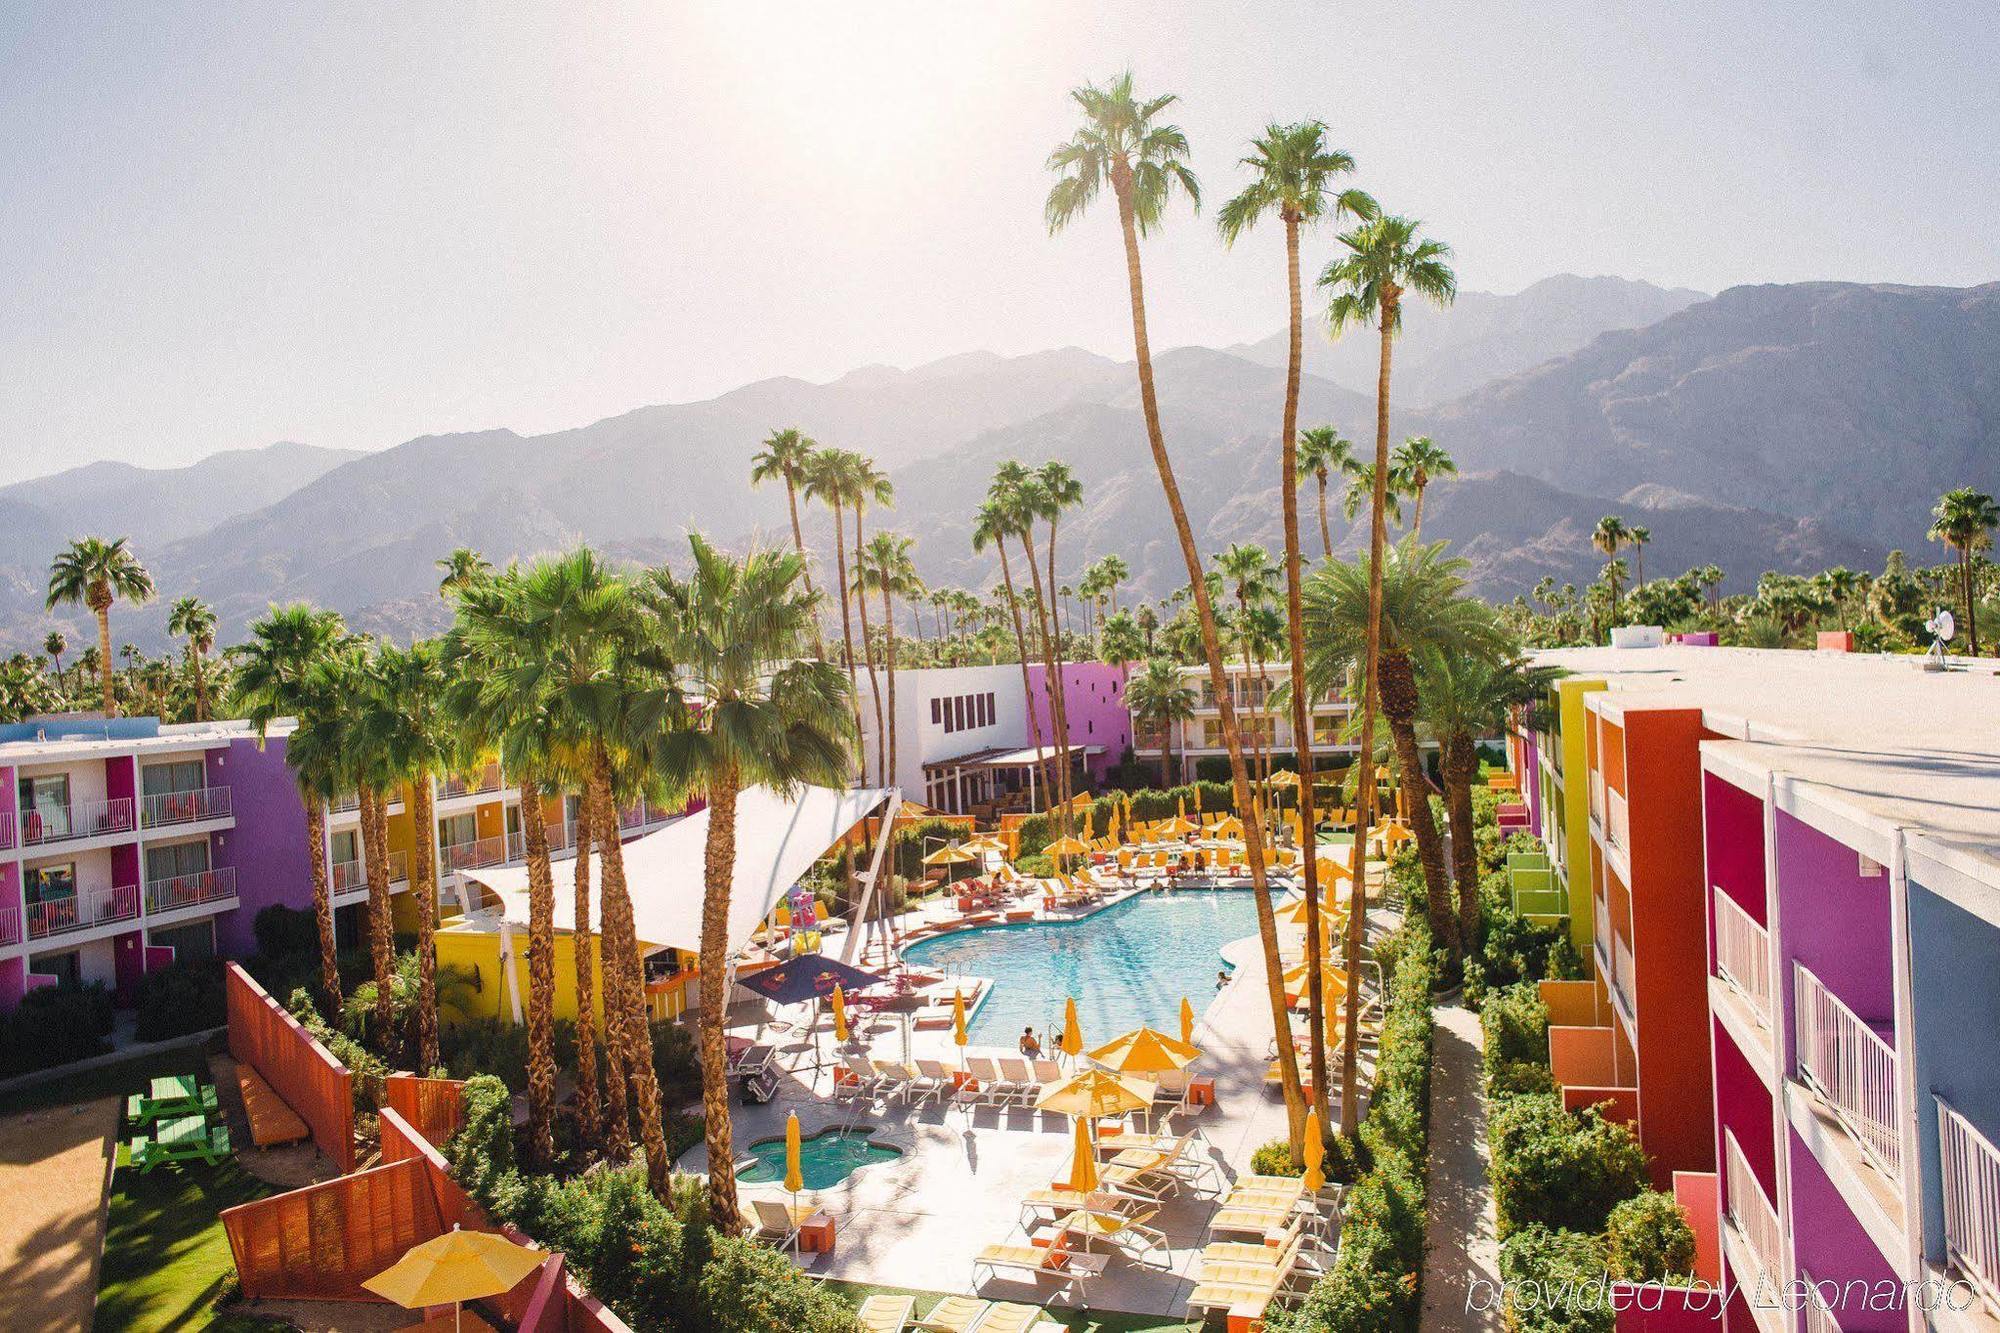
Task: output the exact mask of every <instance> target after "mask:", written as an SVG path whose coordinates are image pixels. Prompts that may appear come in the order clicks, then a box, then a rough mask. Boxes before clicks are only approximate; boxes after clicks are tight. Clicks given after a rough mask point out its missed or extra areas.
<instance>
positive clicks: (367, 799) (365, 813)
mask: <svg viewBox="0 0 2000 1333" xmlns="http://www.w3.org/2000/svg"><path fill="white" fill-rule="evenodd" d="M360 800H361V805H360V816H361V855H362V858H363V860H364V862H365V864H366V865H367V867H368V942H369V947H370V950H371V952H372V953H373V955H374V961H375V1042H376V1049H377V1050H378V1051H379V1052H381V1053H382V1054H384V1055H386V1054H388V1053H389V1052H391V1051H393V1050H394V1049H395V1047H394V1045H393V1042H394V1038H395V1034H394V1033H393V1032H391V1031H390V1028H391V1026H392V1024H393V1023H394V1022H395V1006H394V1004H393V1003H392V1001H393V998H394V991H395V985H394V981H395V972H396V935H395V930H394V927H393V926H392V925H391V923H390V912H389V847H388V829H387V827H386V824H387V820H388V814H387V810H388V805H389V803H388V801H387V800H386V799H385V798H384V797H383V796H382V795H380V794H379V793H378V792H376V791H374V790H372V789H370V788H367V787H363V788H361V789H360Z"/></svg>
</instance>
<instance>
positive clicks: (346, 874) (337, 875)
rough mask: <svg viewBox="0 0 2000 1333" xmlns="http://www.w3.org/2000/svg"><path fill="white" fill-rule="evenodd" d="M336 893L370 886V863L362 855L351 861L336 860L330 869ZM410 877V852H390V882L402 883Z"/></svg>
mask: <svg viewBox="0 0 2000 1333" xmlns="http://www.w3.org/2000/svg"><path fill="white" fill-rule="evenodd" d="M329 873H330V877H331V879H332V891H333V892H334V893H351V892H352V891H354V890H355V889H365V888H367V887H368V863H367V862H366V861H365V860H363V859H362V858H360V857H358V856H357V857H355V858H353V859H352V860H349V861H335V862H334V863H333V865H332V866H331V867H330V869H329ZM409 878H410V854H409V853H408V852H390V853H389V882H390V883H391V884H402V883H405V882H407V881H408V880H409Z"/></svg>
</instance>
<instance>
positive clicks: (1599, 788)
mask: <svg viewBox="0 0 2000 1333" xmlns="http://www.w3.org/2000/svg"><path fill="white" fill-rule="evenodd" d="M1590 818H1591V822H1592V823H1596V824H1602V823H1603V822H1604V775H1603V774H1602V773H1600V772H1598V771H1597V770H1596V769H1592V770H1591V771H1590Z"/></svg>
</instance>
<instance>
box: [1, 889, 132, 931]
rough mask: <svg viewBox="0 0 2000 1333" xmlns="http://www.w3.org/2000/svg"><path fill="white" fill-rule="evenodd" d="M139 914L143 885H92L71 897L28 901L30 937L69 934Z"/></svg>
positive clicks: (126, 919) (129, 918) (128, 918)
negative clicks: (37, 901)
mask: <svg viewBox="0 0 2000 1333" xmlns="http://www.w3.org/2000/svg"><path fill="white" fill-rule="evenodd" d="M138 915H139V886H138V885H136V884H123V885H120V886H119V887H117V888H113V889H91V890H89V891H87V892H84V893H78V894H72V895H71V896H70V897H67V898H50V899H47V900H45V901H43V902H39V903H29V904H28V938H29V939H31V940H45V939H47V938H49V937H50V936H51V935H67V934H68V933H70V932H71V931H75V930H89V929H90V928H91V927H93V926H105V925H110V924H111V923H113V922H116V921H129V920H131V919H132V918H133V917H136V916H138Z"/></svg>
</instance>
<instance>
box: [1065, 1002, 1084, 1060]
mask: <svg viewBox="0 0 2000 1333" xmlns="http://www.w3.org/2000/svg"><path fill="white" fill-rule="evenodd" d="M1061 1045H1062V1052H1063V1054H1064V1055H1075V1054H1077V1053H1078V1052H1079V1051H1081V1050H1082V1049H1083V1028H1082V1027H1081V1026H1080V1025H1079V1024H1078V1023H1077V1021H1076V997H1075V996H1071V997H1070V998H1069V999H1067V1000H1065V1001H1063V1030H1062V1043H1061Z"/></svg>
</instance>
